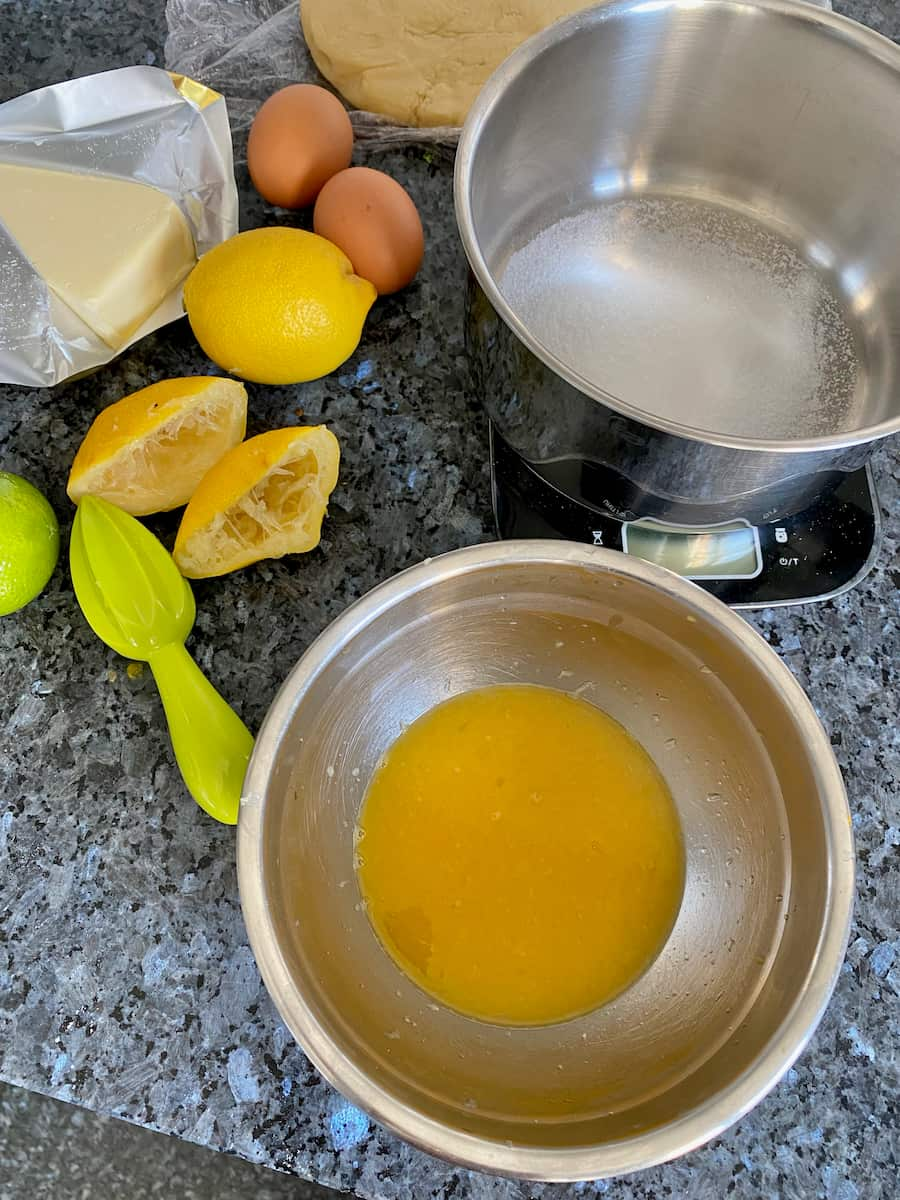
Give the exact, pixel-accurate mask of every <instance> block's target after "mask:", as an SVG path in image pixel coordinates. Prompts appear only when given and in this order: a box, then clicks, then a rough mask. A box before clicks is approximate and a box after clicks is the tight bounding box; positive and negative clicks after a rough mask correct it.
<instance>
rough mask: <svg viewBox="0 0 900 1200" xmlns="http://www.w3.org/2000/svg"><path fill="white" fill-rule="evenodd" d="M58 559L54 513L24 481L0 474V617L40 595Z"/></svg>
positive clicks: (57, 533) (18, 477)
mask: <svg viewBox="0 0 900 1200" xmlns="http://www.w3.org/2000/svg"><path fill="white" fill-rule="evenodd" d="M58 557H59V525H58V524H57V521H56V515H55V513H54V512H53V509H52V508H51V507H50V505H49V504H48V503H47V501H46V500H45V499H44V497H43V496H42V495H41V493H40V492H39V491H38V490H37V488H36V487H34V486H33V484H30V483H29V482H28V480H27V479H23V478H22V477H21V475H12V474H10V473H9V472H8V471H0V616H6V615H7V614H8V613H14V612H16V611H17V610H18V609H20V608H23V607H24V606H25V605H26V604H27V603H28V602H29V601H30V600H33V599H34V598H35V596H38V595H40V593H41V592H42V591H43V590H44V588H45V587H46V585H47V580H48V579H49V578H50V576H51V575H52V574H53V568H54V567H55V566H56V560H57V558H58Z"/></svg>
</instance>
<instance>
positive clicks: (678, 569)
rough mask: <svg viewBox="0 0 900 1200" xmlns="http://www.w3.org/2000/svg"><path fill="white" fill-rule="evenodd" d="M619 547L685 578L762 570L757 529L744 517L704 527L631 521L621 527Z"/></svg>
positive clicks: (744, 574)
mask: <svg viewBox="0 0 900 1200" xmlns="http://www.w3.org/2000/svg"><path fill="white" fill-rule="evenodd" d="M622 549H623V550H624V551H625V552H626V554H633V555H635V556H636V557H637V558H642V559H644V560H645V561H646V562H652V563H657V564H658V565H659V566H661V567H668V569H669V570H670V571H675V573H676V574H678V575H681V576H683V577H684V578H685V579H755V578H756V576H757V575H759V573H760V571H761V570H762V554H761V553H760V548H759V532H758V531H757V529H756V528H755V526H753V525H750V524H748V523H747V522H746V521H729V522H727V523H726V524H723V525H709V526H706V527H704V528H697V527H696V526H690V525H669V524H667V523H666V522H664V521H652V520H646V519H644V520H640V521H634V522H631V523H630V524H627V525H625V526H624V527H623V529H622Z"/></svg>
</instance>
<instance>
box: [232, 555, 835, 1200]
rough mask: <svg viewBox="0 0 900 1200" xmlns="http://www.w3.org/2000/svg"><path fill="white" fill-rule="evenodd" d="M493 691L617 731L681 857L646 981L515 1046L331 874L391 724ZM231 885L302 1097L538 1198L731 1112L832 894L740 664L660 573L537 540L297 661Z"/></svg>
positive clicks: (780, 694) (826, 787) (825, 749)
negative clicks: (428, 985)
mask: <svg viewBox="0 0 900 1200" xmlns="http://www.w3.org/2000/svg"><path fill="white" fill-rule="evenodd" d="M509 682H521V683H540V684H547V685H550V686H553V687H557V688H561V689H563V690H565V691H568V692H572V693H577V694H578V695H580V696H584V697H585V698H587V699H589V700H590V701H592V702H593V703H596V704H598V705H600V706H601V707H602V708H604V709H605V710H606V711H607V712H609V713H611V714H612V716H613V717H615V718H616V719H617V720H618V721H620V722H621V723H622V724H623V725H624V726H625V727H626V728H627V729H629V730H630V731H631V732H632V733H633V734H634V735H635V736H636V737H637V738H638V739H639V740H640V741H641V742H642V744H643V745H644V746H645V747H646V749H647V750H648V751H649V752H650V754H651V755H652V756H653V757H654V759H655V760H656V762H657V764H658V765H659V767H660V769H661V770H662V771H663V773H664V775H665V777H666V779H667V781H668V784H669V787H670V788H671V790H672V794H673V796H674V798H675V802H676V804H677V807H678V812H679V814H680V818H681V822H682V827H683V832H684V839H685V846H686V857H687V878H686V889H685V894H684V900H683V903H682V906H681V911H680V915H679V917H678V920H677V922H676V924H675V927H674V929H673V932H672V934H671V936H670V938H669V940H668V942H667V944H666V946H665V948H664V949H663V951H662V953H661V954H660V956H659V958H658V959H657V960H656V962H655V963H654V964H653V966H652V967H651V968H650V970H649V971H648V972H647V973H646V974H645V975H644V976H643V977H642V978H641V979H640V980H639V981H638V982H637V983H636V984H634V985H633V986H632V987H631V988H630V989H629V990H627V991H626V992H624V993H623V994H622V995H620V996H619V997H618V998H617V999H615V1000H613V1001H612V1002H611V1003H610V1004H608V1005H606V1006H605V1007H603V1008H600V1009H598V1010H597V1011H595V1012H592V1013H590V1014H588V1015H587V1016H584V1017H580V1018H578V1019H576V1020H572V1021H568V1022H566V1023H563V1024H558V1025H552V1026H546V1027H543V1028H527V1029H525V1028H509V1027H501V1026H494V1025H488V1024H484V1023H481V1022H479V1021H475V1020H471V1019H468V1018H466V1017H463V1016H461V1015H459V1014H458V1013H455V1012H452V1011H450V1010H449V1009H447V1008H444V1007H442V1006H441V1005H439V1004H436V1003H435V1002H434V1001H433V999H432V998H431V997H429V996H427V995H425V994H424V993H423V992H421V991H420V990H419V989H418V988H417V987H416V986H415V984H413V983H412V982H411V981H410V980H409V979H407V978H406V976H405V975H403V974H402V972H401V971H400V970H399V969H398V968H397V967H396V966H395V965H394V963H393V961H392V959H390V958H389V957H388V955H387V954H386V953H385V952H384V950H383V949H382V948H381V945H380V943H379V942H378V941H377V940H376V937H375V935H374V933H373V931H372V928H371V926H370V924H369V921H368V918H367V916H366V913H365V911H364V908H363V905H362V902H361V898H360V892H359V889H358V886H357V881H356V878H355V875H354V868H353V834H354V825H355V822H356V819H357V813H358V811H359V807H360V803H361V801H362V799H363V795H364V792H365V789H366V785H367V781H368V779H369V777H370V776H371V773H372V771H373V768H374V767H375V765H376V763H377V762H378V760H379V757H380V756H381V755H382V754H383V753H384V751H385V750H386V749H387V747H388V746H389V745H390V744H391V743H392V741H393V740H394V739H395V738H396V737H397V735H398V734H399V733H400V731H401V730H402V728H403V727H404V724H406V723H408V722H410V721H413V720H415V719H416V718H417V717H418V716H420V715H421V714H422V713H423V712H425V711H426V710H427V709H429V708H430V707H432V706H433V705H435V704H438V703H439V702H440V701H442V700H444V699H446V698H447V697H449V696H452V695H455V694H457V693H459V692H463V691H466V690H468V689H471V688H475V687H481V686H483V685H486V684H492V683H509ZM535 736H536V737H539V736H540V730H535ZM238 868H239V879H240V889H241V901H242V904H243V907H244V916H245V919H246V922H247V929H248V932H249V935H250V942H251V945H252V947H253V951H254V953H255V955H256V959H257V962H258V964H259V967H260V970H261V972H262V975H263V978H264V980H265V982H266V985H267V987H268V989H269V991H270V993H271V995H272V997H273V999H274V1001H275V1004H276V1005H277V1007H278V1009H279V1011H280V1013H281V1015H282V1017H283V1018H284V1020H285V1022H286V1023H287V1025H288V1027H289V1028H290V1030H291V1031H292V1033H293V1034H294V1036H295V1037H296V1038H297V1040H298V1041H299V1042H300V1044H301V1045H302V1046H303V1048H304V1050H305V1051H306V1052H307V1054H308V1055H309V1057H310V1058H311V1059H312V1061H313V1062H314V1063H315V1065H316V1066H317V1067H318V1068H319V1070H320V1071H321V1072H322V1074H323V1075H325V1076H326V1078H328V1079H329V1080H330V1081H331V1082H332V1083H333V1084H334V1085H335V1086H336V1087H337V1088H338V1089H339V1090H340V1091H341V1092H343V1093H344V1095H346V1096H347V1097H349V1098H350V1099H351V1100H353V1101H354V1102H356V1103H357V1104H359V1105H361V1106H362V1107H363V1108H364V1109H366V1110H367V1111H368V1112H370V1113H371V1114H372V1115H373V1116H374V1117H375V1118H376V1119H377V1120H379V1121H381V1122H382V1123H383V1124H385V1125H387V1126H388V1127H389V1128H391V1129H392V1130H394V1131H395V1132H396V1133H398V1134H400V1135H401V1136H402V1137H404V1138H407V1139H408V1140H409V1141H411V1142H414V1143H416V1144H417V1145H419V1146H421V1147H423V1148H424V1149H426V1150H429V1151H431V1152H433V1153H435V1154H438V1155H441V1156H443V1157H446V1158H449V1159H453V1160H455V1161H458V1162H461V1163H464V1164H466V1165H468V1166H471V1167H475V1168H480V1169H483V1170H486V1171H492V1172H500V1173H508V1174H511V1175H518V1176H524V1177H528V1178H539V1179H558V1180H571V1179H586V1178H598V1177H601V1176H608V1175H613V1174H617V1173H620V1172H625V1171H633V1170H636V1169H638V1168H640V1167H646V1166H649V1165H650V1164H652V1163H657V1162H661V1161H663V1160H665V1159H668V1158H671V1157H673V1156H675V1155H677V1154H680V1153H682V1152H684V1151H686V1150H688V1149H690V1148H692V1147H694V1146H697V1145H698V1144H700V1143H701V1142H703V1141H705V1140H706V1139H708V1138H710V1137H712V1136H714V1135H715V1134H718V1133H720V1132H721V1131H722V1130H723V1129H724V1128H725V1127H726V1126H727V1125H729V1124H730V1123H731V1122H732V1121H734V1120H736V1119H737V1118H738V1117H739V1116H740V1115H741V1114H742V1113H745V1112H746V1111H747V1110H748V1109H749V1108H750V1107H751V1106H752V1105H753V1104H755V1103H756V1102H757V1101H758V1100H759V1099H760V1097H762V1096H763V1095H764V1094H765V1093H766V1092H767V1091H768V1090H769V1088H771V1087H772V1086H773V1084H774V1083H775V1082H776V1081H777V1080H778V1078H779V1077H780V1076H781V1074H782V1073H783V1072H784V1071H785V1070H786V1069H787V1067H788V1066H789V1065H790V1064H791V1062H793V1060H794V1059H795V1058H796V1056H797V1055H798V1054H799V1053H800V1051H801V1050H802V1048H803V1046H804V1044H805V1042H806V1040H807V1038H808V1037H809V1036H810V1034H811V1033H812V1031H813V1029H814V1028H815V1026H816V1023H817V1022H818V1020H819V1018H820V1016H821V1014H822V1011H823V1009H824V1007H825V1004H826V1003H827V1000H828V997H829V995H830V993H831V989H832V987H833V985H834V981H835V978H836V976H837V973H838V970H839V968H840V965H841V961H842V958H843V953H844V948H845V944H846V937H847V930H848V923H849V919H850V910H851V902H852V892H853V845H852V837H851V832H850V820H849V813H848V811H847V803H846V799H845V795H844V790H843V786H842V783H841V777H840V773H839V771H838V768H837V765H836V763H835V760H834V757H833V755H832V751H831V747H830V745H829V742H828V739H827V738H826V736H825V734H824V731H823V730H822V727H821V725H820V724H819V722H818V720H817V719H816V716H815V714H814V712H813V710H812V708H811V706H810V704H809V702H808V701H807V699H806V697H805V696H804V694H803V692H802V691H801V689H800V687H799V686H798V684H797V683H796V682H795V681H794V679H793V677H792V676H791V674H790V672H789V671H788V670H787V668H786V667H785V666H784V665H783V664H782V663H781V662H780V661H779V659H778V658H777V656H776V655H775V654H774V653H773V652H772V651H771V650H770V649H769V648H768V647H767V646H766V645H765V643H764V642H763V640H762V639H761V638H760V637H759V636H758V635H757V634H756V633H755V632H753V631H752V630H751V629H750V628H749V627H748V626H747V625H746V624H745V623H744V622H743V621H742V620H741V619H740V617H738V616H736V615H735V614H733V613H732V612H730V611H729V610H728V609H727V608H726V607H725V606H724V605H723V604H721V603H719V602H718V601H717V600H714V599H713V598H711V597H710V596H708V595H707V594H706V593H705V592H703V591H701V590H700V589H699V588H697V587H695V586H694V585H693V584H690V583H686V582H684V581H683V580H681V579H679V578H678V577H677V576H675V575H673V574H671V573H669V572H668V571H665V570H663V569H661V568H659V567H654V566H652V565H650V564H647V563H644V562H642V561H640V560H638V559H635V558H629V557H628V556H626V555H623V554H616V553H612V552H608V551H602V550H593V549H591V548H590V547H581V546H575V545H570V544H567V543H563V542H541V541H529V542H506V543H500V544H496V545H488V546H478V547H473V548H471V549H466V550H459V551H456V552H454V553H452V554H448V555H445V556H444V557H441V558H438V559H435V560H433V561H430V562H426V563H423V564H422V565H420V566H418V567H414V568H412V569H411V570H409V571H406V572H405V573H403V574H401V575H398V576H397V577H395V578H394V579H391V580H390V581H389V582H387V583H385V584H383V585H381V586H380V587H378V588H376V589H375V590H374V591H373V592H370V593H369V595H368V596H366V597H365V598H364V599H362V600H360V601H359V602H358V603H357V604H355V605H354V606H353V607H351V608H350V609H348V610H347V612H345V613H344V614H343V615H342V616H341V617H339V618H338V619H337V620H336V621H335V622H334V623H333V624H332V625H331V626H330V627H329V628H328V629H327V630H326V631H325V633H324V634H322V636H321V637H320V638H318V640H317V641H316V642H315V643H314V644H313V645H312V647H311V648H310V649H309V650H308V651H307V653H306V654H305V655H304V656H303V658H302V659H301V660H300V662H299V663H298V664H297V666H296V667H295V668H294V670H293V672H292V673H291V675H290V676H289V677H288V679H287V682H286V683H285V684H284V686H283V688H282V690H281V692H280V693H279V695H278V697H277V698H276V700H275V702H274V704H273V705H272V708H271V710H270V711H269V714H268V716H267V717H266V720H265V722H264V725H263V728H262V730H261V732H260V735H259V739H258V741H257V744H256V750H255V752H254V755H253V758H252V761H251V764H250V768H249V772H248V775H247V780H246V784H245V796H244V799H243V801H242V807H241V815H240V821H239V827H238ZM597 886H598V887H602V886H603V880H602V879H598V880H597Z"/></svg>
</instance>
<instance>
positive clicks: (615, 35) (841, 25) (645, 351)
mask: <svg viewBox="0 0 900 1200" xmlns="http://www.w3.org/2000/svg"><path fill="white" fill-rule="evenodd" d="M898 178H900V48H898V47H897V46H895V45H894V44H893V43H892V42H889V41H888V40H887V39H886V38H883V37H880V36H879V35H878V34H876V33H874V32H873V31H872V30H869V29H865V28H864V27H863V26H861V25H858V24H856V23H855V22H853V21H850V20H847V19H846V18H844V17H840V16H837V15H835V14H833V13H829V12H823V11H821V10H819V9H816V8H814V7H813V6H812V5H810V4H807V3H802V2H800V0H691V2H690V3H682V2H681V0H652V2H646V0H610V2H609V3H606V4H602V5H600V6H598V7H597V8H593V9H589V10H588V11H586V12H583V13H579V14H576V15H575V16H573V17H571V18H568V19H566V20H564V21H560V22H558V23H557V24H556V25H553V26H551V27H550V28H549V29H547V30H545V31H544V32H543V33H541V34H538V35H537V36H536V37H534V38H532V39H531V40H530V41H528V42H527V43H525V45H523V46H521V47H520V48H519V49H518V50H517V51H515V52H514V53H513V54H512V55H511V56H510V57H509V59H507V61H506V62H505V63H504V64H503V65H502V66H501V67H500V68H498V70H497V71H496V72H495V74H494V75H493V76H492V77H491V79H490V80H489V81H488V83H487V84H486V86H485V87H484V89H483V90H482V92H481V94H480V95H479V97H478V99H477V101H476V102H475V104H474V105H473V107H472V110H471V112H470V114H469V117H468V120H467V121H466V125H465V128H464V130H463V134H462V138H461V140H460V145H459V152H458V155H457V160H456V214H457V221H458V224H459V229H460V235H461V237H462V241H463V245H464V247H465V250H466V254H467V256H468V259H469V262H470V264H471V266H472V271H473V274H474V277H475V280H476V281H477V282H476V286H475V288H474V290H473V295H472V300H471V304H470V310H471V312H470V315H471V321H470V326H471V343H470V344H471V353H472V357H473V361H474V366H475V372H476V383H477V385H478V388H479V390H480V392H481V394H482V396H483V399H484V402H485V405H486V407H487V410H488V413H489V415H490V417H491V419H492V420H493V422H494V424H495V426H496V428H497V429H498V430H499V432H500V433H501V434H502V435H503V437H504V438H505V439H506V441H507V442H508V443H509V445H511V446H512V447H513V448H514V449H515V450H516V451H518V452H519V453H520V454H521V455H522V456H523V457H524V458H525V459H527V460H528V461H529V462H530V463H532V464H534V465H536V466H537V467H538V469H540V466H541V464H543V463H548V464H552V463H556V462H558V461H559V460H560V459H561V458H575V459H581V460H584V461H586V462H588V463H590V464H592V465H594V466H595V467H599V468H601V472H600V474H601V476H602V484H601V485H600V486H599V488H598V491H599V493H600V494H599V495H598V496H597V498H596V503H597V504H598V505H601V506H602V507H603V508H606V507H608V506H612V509H613V511H614V512H616V513H617V514H618V513H619V512H623V511H625V510H628V512H629V513H630V516H631V517H633V516H635V515H637V516H642V515H652V516H658V517H664V518H666V517H668V518H669V519H673V520H676V521H688V522H692V523H705V522H708V521H721V520H727V519H730V518H732V517H743V518H746V519H747V520H749V521H751V522H752V523H755V524H756V523H761V522H765V521H768V520H771V519H772V518H773V517H775V516H779V515H785V514H788V513H792V512H797V511H799V510H800V509H802V508H803V507H805V506H806V505H808V504H809V503H810V502H811V500H813V499H815V497H816V496H817V495H818V494H819V493H821V492H822V491H824V490H826V489H827V488H829V487H834V486H835V484H836V483H837V482H839V481H840V479H841V478H842V474H841V473H842V472H846V471H849V470H853V469H855V468H857V467H858V466H860V465H861V464H862V463H863V462H864V461H865V460H866V458H867V457H868V455H869V453H870V448H871V443H872V441H873V440H874V439H876V438H880V437H884V436H886V435H887V434H889V433H891V432H894V431H896V430H897V429H898V428H900V216H898V208H897V199H896V193H897V180H898ZM575 214H592V215H593V216H592V219H593V217H596V218H597V219H598V221H599V222H600V225H601V226H602V228H603V229H605V230H606V233H602V231H601V232H595V231H594V226H593V225H591V224H590V223H589V225H588V228H587V229H586V231H585V232H584V233H583V235H581V236H580V239H579V242H578V245H577V247H576V246H569V248H568V251H567V252H566V253H565V254H562V253H559V254H556V255H554V256H553V261H551V262H549V263H548V262H547V260H546V256H545V258H544V259H542V260H541V265H540V266H541V272H543V273H545V274H547V275H548V276H549V275H552V276H554V277H555V280H556V283H555V285H554V286H555V287H557V288H558V289H559V291H558V293H556V298H555V300H551V299H548V300H546V303H543V304H542V305H541V307H540V309H539V311H538V312H537V313H533V312H531V311H530V310H529V315H528V316H527V317H526V316H525V315H523V312H522V311H521V310H520V308H518V307H517V306H516V304H515V303H513V302H512V301H511V300H510V299H509V297H508V296H507V295H506V294H505V292H504V286H505V285H504V272H505V270H506V269H507V266H508V264H509V262H510V258H511V256H513V255H515V254H516V252H517V251H519V250H520V249H521V247H522V246H523V244H524V243H526V242H528V240H529V239H530V238H531V237H532V236H533V235H535V234H536V233H538V232H539V231H542V230H544V229H546V228H547V227H549V226H551V225H553V223H554V222H557V221H559V220H560V219H562V218H566V217H571V216H573V215H575ZM534 270H535V271H537V266H535V267H534ZM539 273H540V272H539ZM535 286H536V285H535ZM573 298H574V299H573ZM555 307H558V308H559V311H558V313H557V314H556V316H555V317H553V318H552V321H551V319H550V318H545V317H543V316H542V315H541V314H542V313H545V312H547V311H549V310H551V309H555ZM829 314H830V317H829ZM572 328H574V329H575V330H577V334H578V336H577V338H574V340H573V335H572V334H570V333H567V334H566V335H565V336H564V337H563V336H561V333H560V330H571V329H572ZM634 329H638V330H640V331H641V332H640V336H639V337H637V338H636V337H635V335H634V333H633V330H634ZM838 329H840V330H841V335H840V336H838V335H837V332H836V331H837V330H838ZM554 331H555V332H554ZM551 332H553V333H554V339H555V340H553V342H552V344H551V341H549V340H547V339H548V337H549V335H550V333H551ZM542 337H543V338H544V339H545V340H543V341H542V340H541V339H542ZM557 343H559V344H560V345H566V346H567V347H568V353H563V352H562V350H559V349H558V348H557V349H555V347H557ZM584 346H590V347H592V348H593V350H592V354H591V355H590V356H589V359H591V360H593V363H594V369H593V371H592V373H591V374H590V377H587V376H586V375H585V373H584V369H583V368H582V369H581V373H579V370H580V363H581V359H582V357H583V355H581V353H580V352H579V353H576V349H577V347H584ZM573 347H574V348H573ZM629 347H630V348H629ZM593 474H594V475H597V474H598V472H597V470H596V469H595V470H594V471H593Z"/></svg>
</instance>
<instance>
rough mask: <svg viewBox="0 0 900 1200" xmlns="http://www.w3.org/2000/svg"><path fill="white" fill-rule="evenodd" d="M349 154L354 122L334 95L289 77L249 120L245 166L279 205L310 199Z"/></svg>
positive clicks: (301, 203) (296, 204) (297, 204)
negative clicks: (285, 83) (352, 123)
mask: <svg viewBox="0 0 900 1200" xmlns="http://www.w3.org/2000/svg"><path fill="white" fill-rule="evenodd" d="M352 154H353V127H352V126H351V124H350V118H349V117H348V116H347V111H346V109H345V108H344V106H343V104H341V102H340V100H338V98H337V96H334V95H332V93H331V92H327V91H326V90H325V88H321V87H316V85H315V84H314V83H292V84H291V85H290V87H286V88H282V89H281V90H280V91H278V92H275V93H274V94H273V95H271V96H270V97H269V99H268V100H267V101H266V102H265V104H263V106H262V107H261V108H260V110H259V112H258V113H257V114H256V117H255V119H254V121H253V124H252V125H251V126H250V137H249V139H248V141H247V166H248V167H249V168H250V178H251V179H252V180H253V186H254V187H255V188H256V190H257V191H258V192H259V194H260V195H261V196H262V197H263V198H264V199H266V200H268V201H269V203H270V204H279V205H281V207H282V208H303V207H304V205H306V204H312V202H313V200H315V198H316V196H317V195H318V194H319V190H320V189H321V187H322V185H323V184H324V183H325V182H326V181H327V180H329V179H330V178H331V176H332V175H334V174H335V173H336V172H337V171H342V170H343V169H344V167H346V166H347V164H348V163H349V162H350V158H351V156H352Z"/></svg>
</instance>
